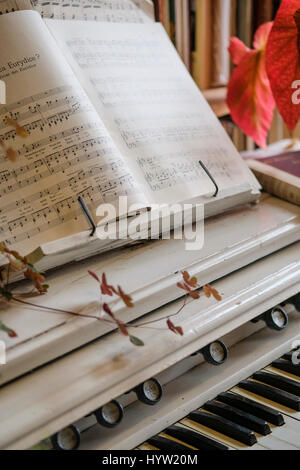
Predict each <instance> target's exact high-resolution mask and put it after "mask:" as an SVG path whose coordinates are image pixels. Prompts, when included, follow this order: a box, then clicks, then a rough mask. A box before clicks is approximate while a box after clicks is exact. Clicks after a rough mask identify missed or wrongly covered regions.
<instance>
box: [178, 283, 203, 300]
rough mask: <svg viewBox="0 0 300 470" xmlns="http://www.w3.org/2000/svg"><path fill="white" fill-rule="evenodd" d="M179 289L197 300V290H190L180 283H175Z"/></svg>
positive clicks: (198, 293) (198, 296)
mask: <svg viewBox="0 0 300 470" xmlns="http://www.w3.org/2000/svg"><path fill="white" fill-rule="evenodd" d="M177 287H179V289H183V290H184V291H186V292H187V293H188V294H189V296H190V297H192V299H194V300H197V299H199V298H200V292H199V291H198V290H192V289H191V288H190V286H188V285H187V284H182V283H181V282H178V283H177Z"/></svg>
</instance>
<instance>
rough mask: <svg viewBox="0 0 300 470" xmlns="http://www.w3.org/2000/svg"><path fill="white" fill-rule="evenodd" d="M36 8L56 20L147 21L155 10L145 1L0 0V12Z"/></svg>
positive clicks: (42, 15)
mask: <svg viewBox="0 0 300 470" xmlns="http://www.w3.org/2000/svg"><path fill="white" fill-rule="evenodd" d="M18 10H35V11H37V12H38V13H40V15H41V17H42V18H54V19H57V20H82V21H102V22H103V21H105V22H111V23H148V22H150V21H154V10H153V7H151V4H150V3H149V2H148V0H110V1H106V0H68V1H63V0H48V1H45V0H0V15H3V14H5V13H10V12H13V11H18Z"/></svg>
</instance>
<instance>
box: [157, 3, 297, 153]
mask: <svg viewBox="0 0 300 470" xmlns="http://www.w3.org/2000/svg"><path fill="white" fill-rule="evenodd" d="M154 4H155V11H156V19H157V21H160V22H161V23H162V24H163V26H164V27H165V29H166V31H167V33H168V35H169V36H170V39H171V41H172V42H173V43H174V45H175V47H176V48H177V50H178V53H179V55H180V56H181V58H182V60H183V62H184V64H185V65H186V67H187V69H188V70H189V71H190V73H191V75H192V76H193V78H194V80H195V82H196V84H197V85H198V87H199V88H200V90H201V91H202V92H203V94H204V96H205V97H206V99H207V100H208V101H209V103H210V105H211V107H212V108H213V110H214V112H215V113H216V114H217V116H218V117H219V118H220V119H221V122H222V124H223V126H224V127H225V129H226V131H227V132H228V134H229V135H230V137H231V138H232V140H233V142H234V144H235V146H236V147H237V149H238V150H239V151H244V150H248V151H252V150H255V144H254V142H253V141H252V140H251V139H249V138H248V137H247V136H245V135H244V134H243V132H242V131H241V130H240V129H239V128H238V127H236V126H235V125H234V123H233V122H232V121H231V119H230V116H229V110H228V107H227V105H226V86H227V84H228V81H229V78H230V74H231V72H232V69H233V66H232V63H231V60H230V57H229V53H228V45H229V40H230V37H232V36H237V37H239V38H240V39H241V40H242V41H243V42H244V43H245V44H246V45H247V46H248V47H252V42H253V37H254V33H255V31H256V30H257V28H258V27H259V26H260V25H261V24H263V23H265V22H267V21H272V20H273V19H274V17H275V15H276V12H277V10H278V8H279V6H280V0H154ZM289 137H291V135H290V132H289V131H288V129H287V128H286V126H285V125H284V124H283V121H282V119H281V117H280V115H279V114H278V112H275V115H274V120H273V124H272V127H271V130H270V133H269V139H268V144H272V143H273V142H277V141H278V140H282V139H286V138H289ZM293 137H300V124H299V125H298V127H297V128H296V130H295V131H294V132H293Z"/></svg>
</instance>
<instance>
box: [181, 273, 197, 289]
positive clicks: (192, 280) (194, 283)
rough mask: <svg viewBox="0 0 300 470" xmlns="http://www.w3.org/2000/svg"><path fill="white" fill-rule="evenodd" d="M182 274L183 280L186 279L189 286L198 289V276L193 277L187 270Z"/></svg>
mask: <svg viewBox="0 0 300 470" xmlns="http://www.w3.org/2000/svg"><path fill="white" fill-rule="evenodd" d="M182 276H183V280H184V282H185V284H187V285H188V286H190V287H193V288H194V289H196V287H197V278H196V277H191V276H190V275H189V273H188V272H186V271H184V272H183V273H182Z"/></svg>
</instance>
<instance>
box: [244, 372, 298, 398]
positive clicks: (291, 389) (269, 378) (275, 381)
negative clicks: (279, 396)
mask: <svg viewBox="0 0 300 470" xmlns="http://www.w3.org/2000/svg"><path fill="white" fill-rule="evenodd" d="M253 379H255V380H258V381H259V382H262V383H264V384H267V385H273V387H276V388H279V389H280V390H283V391H284V392H288V393H292V394H293V395H296V396H297V397H300V383H299V382H296V381H295V380H292V379H289V378H287V377H283V376H282V375H276V374H269V373H268V372H256V373H255V374H253Z"/></svg>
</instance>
